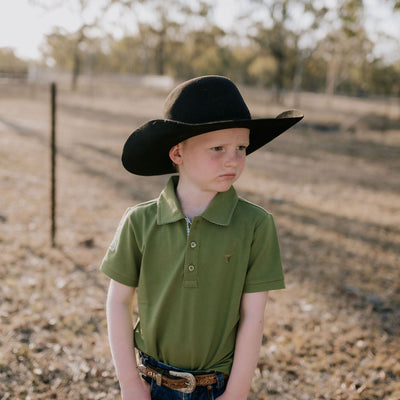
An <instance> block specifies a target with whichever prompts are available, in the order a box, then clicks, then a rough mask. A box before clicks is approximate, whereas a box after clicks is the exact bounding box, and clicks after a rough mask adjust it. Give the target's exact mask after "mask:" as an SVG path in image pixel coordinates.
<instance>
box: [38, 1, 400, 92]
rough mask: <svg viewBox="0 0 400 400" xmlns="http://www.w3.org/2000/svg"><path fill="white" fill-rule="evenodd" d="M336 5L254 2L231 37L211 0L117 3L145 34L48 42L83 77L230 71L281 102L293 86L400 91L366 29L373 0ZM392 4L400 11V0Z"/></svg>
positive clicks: (53, 37)
mask: <svg viewBox="0 0 400 400" xmlns="http://www.w3.org/2000/svg"><path fill="white" fill-rule="evenodd" d="M85 4H86V3H85V2H83V3H82V4H81V7H84V6H85ZM327 4H328V3H324V2H315V1H314V2H313V1H312V0H279V1H278V0H249V3H248V7H246V11H245V12H243V13H242V15H241V16H240V17H241V18H238V19H237V24H235V27H234V31H232V32H229V31H227V32H225V31H224V30H223V29H221V28H220V27H219V26H217V25H215V23H214V22H213V20H212V18H211V17H212V15H213V11H214V3H212V2H211V1H205V0H203V1H200V2H187V1H183V0H179V1H172V0H163V1H161V0H109V3H108V6H109V7H111V6H119V7H120V10H123V14H127V15H130V17H131V20H132V22H133V23H135V26H136V28H137V30H136V32H134V33H130V34H127V35H126V36H124V37H122V38H121V39H115V38H113V37H112V36H105V37H96V38H94V36H93V35H91V32H92V29H93V27H94V26H95V25H93V24H82V25H81V27H80V28H79V29H78V30H77V31H76V32H74V33H69V32H66V31H63V30H61V29H56V30H54V31H53V32H52V33H51V34H49V35H48V36H47V38H46V43H45V45H44V46H43V57H44V58H45V59H46V60H47V61H48V64H50V65H54V66H56V67H57V68H62V69H70V70H72V71H74V74H75V75H76V76H77V75H78V74H79V73H80V72H83V71H84V72H90V73H98V72H111V73H131V74H160V75H163V74H166V75H169V76H173V77H179V78H190V77H193V76H196V75H204V74H221V75H228V76H230V77H231V78H232V79H234V80H236V81H238V82H243V83H247V84H256V85H261V86H264V87H266V88H268V89H271V90H272V89H274V90H275V91H276V93H277V95H278V98H279V93H281V92H282V91H283V90H295V91H298V90H310V91H319V92H324V91H325V92H327V93H330V94H333V93H336V92H339V93H348V94H355V95H364V94H367V93H375V94H396V93H398V89H396V88H397V87H398V86H396V84H395V82H397V81H398V74H399V71H398V69H396V68H394V67H393V66H390V65H389V66H388V65H385V64H384V63H383V62H381V60H375V61H373V62H371V60H373V59H374V57H372V54H373V49H374V43H372V42H371V39H370V38H369V37H368V35H367V33H366V32H365V30H364V27H363V1H362V0H339V1H338V2H335V3H331V6H330V7H329V8H328V6H327ZM392 5H393V8H394V9H396V7H399V2H398V1H396V2H394V3H392ZM143 10H147V16H148V15H149V14H148V12H149V11H151V15H152V18H151V21H150V20H149V18H147V19H145V18H142V16H143V14H141V12H143ZM299 21H301V23H299ZM96 24H97V23H96ZM96 26H97V27H99V26H100V25H96ZM321 33H324V34H321Z"/></svg>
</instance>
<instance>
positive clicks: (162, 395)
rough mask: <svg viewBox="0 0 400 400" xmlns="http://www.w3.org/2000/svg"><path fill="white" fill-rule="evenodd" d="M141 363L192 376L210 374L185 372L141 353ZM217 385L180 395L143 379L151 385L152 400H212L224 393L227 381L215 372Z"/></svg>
mask: <svg viewBox="0 0 400 400" xmlns="http://www.w3.org/2000/svg"><path fill="white" fill-rule="evenodd" d="M141 358H142V363H143V364H144V365H149V366H153V367H158V368H162V369H165V370H166V371H171V370H172V371H179V372H189V373H193V374H196V373H197V374H198V373H210V371H187V370H183V369H179V368H175V367H171V366H170V365H167V364H164V363H162V362H159V361H157V360H155V359H154V358H152V357H150V356H148V355H147V354H144V353H141ZM216 377H217V383H215V384H214V385H210V386H197V387H196V389H195V390H194V391H193V392H192V393H182V392H179V391H177V390H173V389H170V388H167V387H165V386H161V385H160V386H158V385H157V383H156V382H155V380H153V379H151V378H149V377H144V379H145V380H146V381H147V382H148V383H150V385H151V398H152V400H178V399H180V400H214V399H216V398H217V397H218V396H221V394H222V393H224V391H225V388H226V384H227V381H226V380H225V379H224V378H223V375H222V373H220V372H216Z"/></svg>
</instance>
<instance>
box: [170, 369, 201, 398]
mask: <svg viewBox="0 0 400 400" xmlns="http://www.w3.org/2000/svg"><path fill="white" fill-rule="evenodd" d="M169 374H170V375H172V376H178V377H179V378H185V379H186V382H185V384H186V387H185V388H183V389H175V390H177V391H178V392H182V393H192V392H193V391H194V389H196V378H195V377H194V375H192V374H190V373H189V372H179V371H169Z"/></svg>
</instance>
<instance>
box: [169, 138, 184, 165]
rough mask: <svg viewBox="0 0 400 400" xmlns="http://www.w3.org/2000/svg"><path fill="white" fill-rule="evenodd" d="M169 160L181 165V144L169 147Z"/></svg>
mask: <svg viewBox="0 0 400 400" xmlns="http://www.w3.org/2000/svg"><path fill="white" fill-rule="evenodd" d="M169 158H170V159H171V160H172V162H173V163H174V164H176V165H181V164H182V163H183V158H182V145H181V143H178V144H177V145H175V146H174V147H171V149H170V151H169Z"/></svg>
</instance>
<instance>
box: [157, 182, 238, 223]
mask: <svg viewBox="0 0 400 400" xmlns="http://www.w3.org/2000/svg"><path fill="white" fill-rule="evenodd" d="M178 179H179V177H178V176H172V177H171V178H170V180H169V181H168V183H167V185H166V186H165V188H164V190H163V191H162V192H161V194H160V196H159V198H158V201H157V223H158V224H159V225H162V224H168V223H172V222H176V221H179V220H180V219H184V218H185V215H184V214H183V212H182V209H181V206H180V204H179V200H178V198H177V197H176V192H175V188H176V185H177V184H178ZM237 202H238V196H237V194H236V190H235V189H234V187H233V186H231V187H230V189H229V190H227V191H226V192H220V193H217V195H216V196H215V197H214V198H213V200H212V201H211V204H210V205H209V206H208V207H207V209H206V210H205V211H204V212H203V214H201V217H202V218H204V219H206V220H207V221H210V222H212V223H214V224H217V225H229V223H230V221H231V218H232V215H233V212H234V211H235V208H236V204H237Z"/></svg>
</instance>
